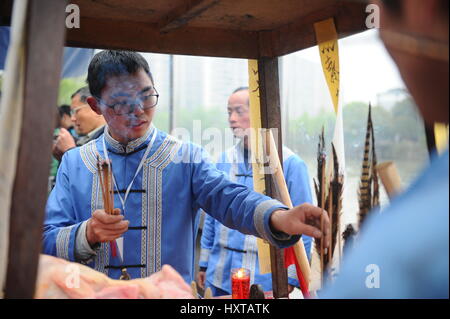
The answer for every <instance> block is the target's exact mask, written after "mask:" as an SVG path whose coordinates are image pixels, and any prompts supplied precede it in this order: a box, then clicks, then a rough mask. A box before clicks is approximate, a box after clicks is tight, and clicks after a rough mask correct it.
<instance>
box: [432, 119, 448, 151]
mask: <svg viewBox="0 0 450 319" xmlns="http://www.w3.org/2000/svg"><path fill="white" fill-rule="evenodd" d="M434 139H435V141H436V149H437V151H438V153H439V154H442V153H443V152H444V151H445V150H446V149H447V147H448V125H447V124H444V123H435V124H434Z"/></svg>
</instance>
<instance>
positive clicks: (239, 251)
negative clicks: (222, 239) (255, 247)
mask: <svg viewBox="0 0 450 319" xmlns="http://www.w3.org/2000/svg"><path fill="white" fill-rule="evenodd" d="M224 248H225V249H228V250H231V251H235V252H238V253H243V254H246V253H247V251H246V250H241V249H236V248H231V247H228V246H225V247H224Z"/></svg>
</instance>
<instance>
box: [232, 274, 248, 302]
mask: <svg viewBox="0 0 450 319" xmlns="http://www.w3.org/2000/svg"><path fill="white" fill-rule="evenodd" d="M231 291H232V295H231V298H232V299H249V297H250V270H248V269H245V268H234V269H232V270H231Z"/></svg>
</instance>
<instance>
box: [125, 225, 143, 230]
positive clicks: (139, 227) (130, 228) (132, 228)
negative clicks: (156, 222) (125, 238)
mask: <svg viewBox="0 0 450 319" xmlns="http://www.w3.org/2000/svg"><path fill="white" fill-rule="evenodd" d="M142 229H147V226H132V227H128V230H142Z"/></svg>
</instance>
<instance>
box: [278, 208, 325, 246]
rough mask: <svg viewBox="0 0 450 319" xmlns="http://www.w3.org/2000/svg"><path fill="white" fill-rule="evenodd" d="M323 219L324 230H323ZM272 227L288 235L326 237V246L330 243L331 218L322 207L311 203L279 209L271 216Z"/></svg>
mask: <svg viewBox="0 0 450 319" xmlns="http://www.w3.org/2000/svg"><path fill="white" fill-rule="evenodd" d="M321 219H323V230H321ZM270 224H271V227H272V228H273V229H274V230H276V231H280V232H284V233H286V234H288V235H301V234H302V235H307V236H310V237H314V238H319V239H325V240H324V241H323V243H324V247H325V248H326V247H328V246H329V243H330V238H331V234H330V231H329V229H330V220H329V219H328V214H327V212H326V211H325V210H323V209H322V208H319V207H316V206H313V205H311V204H306V203H305V204H302V205H300V206H296V207H294V208H292V209H289V210H277V211H274V212H273V213H272V215H271V216H270Z"/></svg>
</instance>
